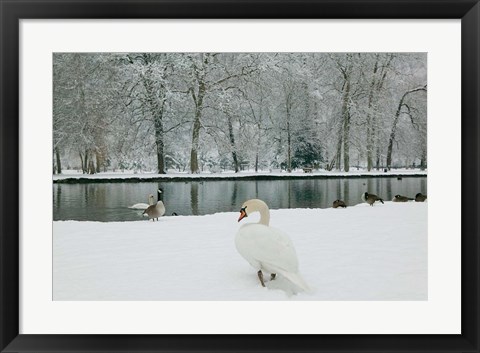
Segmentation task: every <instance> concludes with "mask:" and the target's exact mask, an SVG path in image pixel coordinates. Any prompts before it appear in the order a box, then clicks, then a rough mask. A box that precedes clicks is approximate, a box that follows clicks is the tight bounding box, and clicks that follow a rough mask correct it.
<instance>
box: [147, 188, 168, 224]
mask: <svg viewBox="0 0 480 353" xmlns="http://www.w3.org/2000/svg"><path fill="white" fill-rule="evenodd" d="M157 197H158V201H157V203H156V204H155V205H150V206H148V207H147V209H146V210H145V211H143V215H144V216H148V218H149V219H151V220H153V221H155V218H156V219H157V221H158V218H159V217H162V216H163V215H164V214H165V205H164V204H163V201H162V189H158V190H157Z"/></svg>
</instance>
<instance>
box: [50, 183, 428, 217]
mask: <svg viewBox="0 0 480 353" xmlns="http://www.w3.org/2000/svg"><path fill="white" fill-rule="evenodd" d="M159 187H160V188H162V189H163V201H164V203H165V207H166V210H167V211H166V214H165V215H166V216H168V215H171V214H172V212H176V213H177V214H178V215H206V214H213V213H217V212H230V211H239V210H240V207H241V205H242V203H243V202H244V201H246V200H248V199H251V198H259V199H262V200H264V201H265V202H266V203H267V204H268V205H269V207H270V209H279V208H327V207H331V206H332V202H333V201H334V200H336V199H342V200H344V201H345V202H346V203H347V205H350V206H353V205H356V204H358V203H361V202H362V200H361V198H360V197H361V195H362V193H364V192H365V191H368V192H370V193H374V194H377V195H379V196H380V197H383V198H384V199H385V200H391V199H392V198H393V196H395V195H396V194H401V195H405V196H409V197H415V194H417V193H418V192H421V193H423V194H427V178H426V177H403V178H402V179H401V180H398V179H397V178H396V177H394V178H332V179H289V180H226V181H218V180H211V181H208V180H205V181H188V182H184V181H167V182H164V181H162V182H141V183H87V184H80V183H79V184H54V185H53V219H54V220H55V221H58V220H77V221H101V222H113V221H136V220H145V218H143V217H142V211H141V210H132V209H129V208H128V207H129V206H131V205H133V204H135V203H139V202H143V203H147V197H148V195H149V194H154V195H155V200H156V190H157V189H158V188H159Z"/></svg>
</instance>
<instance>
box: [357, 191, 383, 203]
mask: <svg viewBox="0 0 480 353" xmlns="http://www.w3.org/2000/svg"><path fill="white" fill-rule="evenodd" d="M362 200H363V201H364V202H366V203H368V204H369V205H370V206H373V204H374V203H375V201H380V202H381V203H383V199H382V198H380V197H378V196H377V195H374V194H369V193H368V192H365V193H364V194H362Z"/></svg>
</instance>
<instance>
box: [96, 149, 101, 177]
mask: <svg viewBox="0 0 480 353" xmlns="http://www.w3.org/2000/svg"><path fill="white" fill-rule="evenodd" d="M95 158H96V162H97V165H96V168H95V172H97V173H100V166H101V165H102V159H103V158H102V155H101V153H100V152H99V151H95Z"/></svg>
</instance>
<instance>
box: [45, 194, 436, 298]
mask: <svg viewBox="0 0 480 353" xmlns="http://www.w3.org/2000/svg"><path fill="white" fill-rule="evenodd" d="M237 218H238V214H237V213H233V212H229V213H217V214H214V215H207V216H178V217H164V218H162V219H161V220H160V221H159V222H151V221H150V222H149V221H145V222H113V223H100V222H76V221H62V222H54V224H53V298H54V300H427V203H415V202H409V203H393V202H386V203H385V204H384V205H382V204H379V205H375V206H373V207H370V206H368V205H366V204H361V205H357V206H354V207H348V208H346V209H293V210H292V209H290V210H289V209H282V210H272V211H271V223H270V224H271V225H272V226H273V227H276V228H279V229H282V230H283V231H285V232H286V233H287V234H289V235H290V237H291V238H292V240H293V243H294V244H295V247H296V250H297V254H298V258H299V262H300V272H301V274H302V276H303V277H304V278H305V280H306V281H307V282H308V284H309V285H310V286H311V287H313V288H314V289H315V291H314V293H313V294H305V293H301V294H299V295H296V296H293V297H288V296H287V295H286V294H285V292H283V291H282V290H278V289H273V286H272V285H274V284H275V283H274V282H275V281H277V280H275V281H274V282H272V283H271V284H270V287H271V288H270V289H269V288H262V287H261V286H260V284H259V282H258V279H257V276H256V270H254V269H253V268H251V267H250V265H249V264H248V263H247V262H246V261H245V260H244V259H243V258H242V257H241V256H240V255H239V254H238V253H237V252H236V249H235V245H234V237H235V233H236V231H237V230H238V228H239V227H240V225H241V224H242V222H252V221H257V220H258V217H257V215H252V216H250V217H249V218H247V219H245V220H243V221H242V222H240V223H237Z"/></svg>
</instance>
